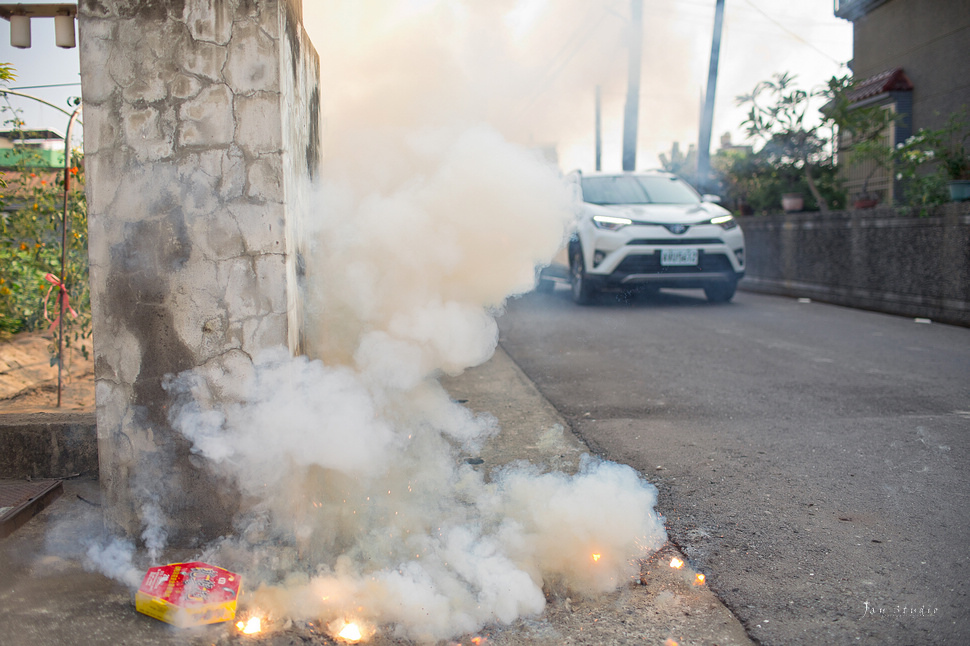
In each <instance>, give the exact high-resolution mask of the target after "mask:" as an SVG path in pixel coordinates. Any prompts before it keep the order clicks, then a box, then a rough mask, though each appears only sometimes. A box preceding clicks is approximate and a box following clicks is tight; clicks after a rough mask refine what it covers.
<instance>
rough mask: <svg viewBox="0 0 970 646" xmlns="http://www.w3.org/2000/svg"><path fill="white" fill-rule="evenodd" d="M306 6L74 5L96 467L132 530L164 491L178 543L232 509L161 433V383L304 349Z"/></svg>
mask: <svg viewBox="0 0 970 646" xmlns="http://www.w3.org/2000/svg"><path fill="white" fill-rule="evenodd" d="M300 16H301V4H300V1H299V0H173V1H167V2H157V1H152V0H148V1H146V0H81V3H80V6H79V34H80V58H81V78H82V94H83V101H84V124H85V137H84V148H85V156H86V171H87V193H88V209H89V214H88V217H89V235H90V242H89V249H90V263H91V300H92V314H93V318H94V334H95V337H94V350H95V377H96V383H97V390H96V396H97V408H98V437H99V453H100V470H101V471H100V472H101V482H102V488H103V490H104V500H105V510H106V518H107V521H108V523H109V525H111V526H114V527H115V528H116V529H120V530H122V531H124V532H127V533H128V534H131V535H137V534H138V533H139V531H140V527H141V524H142V523H141V519H140V518H139V515H140V513H141V511H140V505H141V503H142V502H143V501H144V500H145V499H146V497H148V498H152V497H156V498H158V499H159V500H174V501H175V502H174V503H173V504H174V505H175V506H176V507H177V508H170V509H163V510H162V511H163V512H164V513H165V515H166V516H167V517H168V525H169V531H170V537H171V539H172V540H173V542H175V543H178V542H179V541H180V540H181V539H185V540H188V537H205V536H215V535H218V534H220V533H221V532H223V531H225V529H226V523H227V522H228V520H229V519H230V518H231V513H229V512H231V510H232V509H233V508H234V506H235V505H236V496H235V494H234V492H233V491H232V488H231V487H229V486H228V485H227V484H226V483H223V482H219V481H218V480H217V479H216V478H215V476H213V475H212V474H211V473H208V472H207V471H206V469H205V466H204V465H203V464H202V463H201V462H199V461H197V460H196V458H195V457H194V456H193V455H192V454H191V453H190V451H189V447H188V445H187V442H186V441H185V440H184V438H182V437H181V436H179V435H178V434H177V433H175V432H173V431H172V429H171V428H170V426H169V423H168V419H167V406H168V400H167V398H166V394H165V392H164V389H163V382H164V379H165V377H166V375H170V374H175V373H178V372H181V371H183V370H187V369H190V368H196V367H200V366H201V367H204V368H205V369H207V370H208V371H209V372H210V373H212V374H223V373H233V374H237V375H238V374H240V373H241V372H245V370H246V368H247V366H250V365H251V357H252V356H253V355H254V354H255V353H256V352H258V351H259V350H261V349H263V348H266V347H270V346H279V345H283V346H287V347H289V348H290V350H291V351H292V352H295V353H296V352H300V351H301V348H302V346H303V323H302V311H301V303H302V298H301V297H300V290H301V281H300V277H301V275H302V270H301V267H302V265H303V261H302V259H301V248H302V246H301V240H300V231H301V225H300V221H299V219H300V214H301V213H302V210H301V209H302V207H303V206H305V204H306V203H307V201H308V195H309V185H310V178H311V176H312V174H313V173H314V171H315V169H316V167H317V165H318V163H319V154H320V153H319V145H318V142H317V140H318V133H319V131H320V127H319V118H320V116H319V107H318V103H319V87H318V78H319V61H318V59H317V55H316V52H315V50H314V49H313V46H312V44H311V43H310V41H309V39H308V38H307V36H306V33H305V31H304V30H303V27H302V25H301V23H300ZM216 396H217V397H218V393H216ZM163 488H165V489H167V490H168V493H167V494H166V495H164V496H153V493H154V492H160V491H161V490H162V489H163ZM171 492H177V494H176V495H171ZM183 542H184V541H183Z"/></svg>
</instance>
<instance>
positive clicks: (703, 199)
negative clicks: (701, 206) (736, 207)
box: [701, 193, 721, 204]
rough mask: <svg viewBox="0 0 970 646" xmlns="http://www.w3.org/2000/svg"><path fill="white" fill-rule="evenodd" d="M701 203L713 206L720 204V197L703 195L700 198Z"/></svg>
mask: <svg viewBox="0 0 970 646" xmlns="http://www.w3.org/2000/svg"><path fill="white" fill-rule="evenodd" d="M701 202H713V203H714V204H720V203H721V196H720V195H714V194H713V193H704V195H702V196H701Z"/></svg>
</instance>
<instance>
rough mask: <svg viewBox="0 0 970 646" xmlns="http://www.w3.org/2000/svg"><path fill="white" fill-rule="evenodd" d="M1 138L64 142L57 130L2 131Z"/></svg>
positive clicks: (62, 136)
mask: <svg viewBox="0 0 970 646" xmlns="http://www.w3.org/2000/svg"><path fill="white" fill-rule="evenodd" d="M0 138H3V139H6V140H7V141H14V140H17V141H25V140H41V141H50V140H57V141H64V135H62V134H61V133H59V132H58V131H56V130H50V129H47V130H0Z"/></svg>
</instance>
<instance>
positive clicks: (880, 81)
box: [846, 67, 913, 103]
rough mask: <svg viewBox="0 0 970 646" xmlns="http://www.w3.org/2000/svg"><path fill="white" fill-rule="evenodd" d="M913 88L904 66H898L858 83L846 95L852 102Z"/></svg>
mask: <svg viewBox="0 0 970 646" xmlns="http://www.w3.org/2000/svg"><path fill="white" fill-rule="evenodd" d="M912 89H913V82H912V81H910V80H909V77H908V76H906V72H904V71H903V68H901V67H897V68H895V69H891V70H888V71H885V72H881V73H879V74H876V75H875V76H870V77H869V78H867V79H865V80H863V81H860V82H859V83H856V85H855V87H854V88H852V90H850V91H849V92H847V93H846V97H847V98H848V99H849V102H850V103H858V102H859V101H864V100H866V99H870V98H872V97H874V96H879V95H880V94H885V93H887V92H905V91H907V90H909V91H911V90H912Z"/></svg>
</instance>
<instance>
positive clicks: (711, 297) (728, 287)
mask: <svg viewBox="0 0 970 646" xmlns="http://www.w3.org/2000/svg"><path fill="white" fill-rule="evenodd" d="M737 288H738V282H737V281H736V280H732V281H729V282H727V283H716V284H713V285H708V286H707V287H705V288H704V294H705V295H706V296H707V300H708V301H709V302H711V303H727V302H728V301H729V300H731V299H732V298H734V292H735V291H736V290H737Z"/></svg>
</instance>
